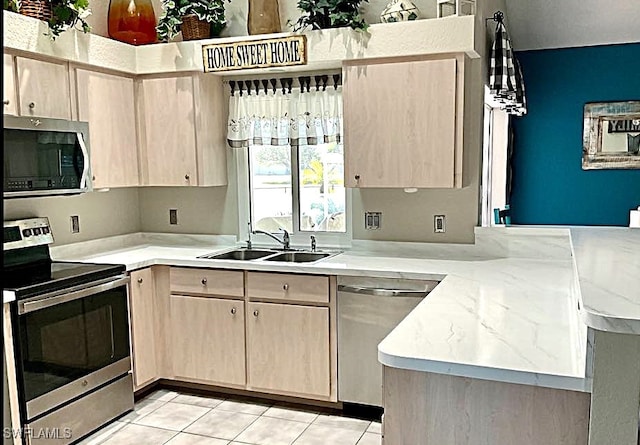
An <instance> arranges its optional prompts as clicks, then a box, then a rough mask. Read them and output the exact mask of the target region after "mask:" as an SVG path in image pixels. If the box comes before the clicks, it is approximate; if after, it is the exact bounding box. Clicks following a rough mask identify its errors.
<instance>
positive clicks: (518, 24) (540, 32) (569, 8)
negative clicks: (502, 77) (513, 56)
mask: <svg viewBox="0 0 640 445" xmlns="http://www.w3.org/2000/svg"><path fill="white" fill-rule="evenodd" d="M506 4H507V10H506V21H505V23H506V25H507V30H508V31H509V35H510V36H511V40H512V42H513V46H514V48H515V49H516V50H520V51H522V50H530V49H543V48H566V47H575V46H593V45H607V44H614V43H631V42H636V43H638V42H640V0H506Z"/></svg>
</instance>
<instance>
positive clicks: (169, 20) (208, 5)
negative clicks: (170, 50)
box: [156, 0, 231, 42]
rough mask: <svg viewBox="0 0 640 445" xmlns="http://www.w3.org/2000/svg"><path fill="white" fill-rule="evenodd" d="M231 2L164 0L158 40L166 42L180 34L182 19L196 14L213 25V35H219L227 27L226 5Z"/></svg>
mask: <svg viewBox="0 0 640 445" xmlns="http://www.w3.org/2000/svg"><path fill="white" fill-rule="evenodd" d="M230 1H231V0H162V9H163V13H162V15H161V16H160V20H158V26H157V27H156V30H157V31H158V39H159V40H160V41H163V42H166V41H168V40H170V39H171V38H173V37H174V36H175V35H176V34H178V33H179V32H180V26H181V25H182V17H184V16H185V15H189V14H195V15H196V16H197V17H198V19H200V20H204V21H207V22H209V23H211V33H212V34H213V35H219V34H220V32H221V31H222V30H223V29H224V27H225V26H226V25H227V22H226V20H225V16H224V4H225V2H230Z"/></svg>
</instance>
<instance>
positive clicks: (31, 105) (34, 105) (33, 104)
mask: <svg viewBox="0 0 640 445" xmlns="http://www.w3.org/2000/svg"><path fill="white" fill-rule="evenodd" d="M35 107H36V103H35V102H29V108H31V109H32V110H33V109H34V108H35Z"/></svg>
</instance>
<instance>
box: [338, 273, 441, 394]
mask: <svg viewBox="0 0 640 445" xmlns="http://www.w3.org/2000/svg"><path fill="white" fill-rule="evenodd" d="M438 283H439V281H435V280H406V279H395V278H389V279H386V278H363V277H338V400H340V401H342V402H351V403H359V404H364V405H373V406H382V365H381V364H380V362H378V343H380V342H381V341H382V340H383V339H384V338H385V337H386V336H387V335H388V334H389V332H391V331H392V330H393V328H395V327H396V326H397V325H398V323H400V321H402V319H404V317H406V316H407V314H408V313H409V312H411V311H412V310H413V309H414V308H415V307H416V306H417V305H418V303H420V301H422V299H423V298H424V297H426V296H427V294H428V293H429V292H431V290H433V288H434V287H435V286H436V285H437V284H438Z"/></svg>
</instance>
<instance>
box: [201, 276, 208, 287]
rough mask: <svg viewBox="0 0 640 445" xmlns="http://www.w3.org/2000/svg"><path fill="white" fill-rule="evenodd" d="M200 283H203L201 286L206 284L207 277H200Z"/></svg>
mask: <svg viewBox="0 0 640 445" xmlns="http://www.w3.org/2000/svg"><path fill="white" fill-rule="evenodd" d="M201 283H202V285H203V286H206V285H207V279H206V278H203V279H202V281H201Z"/></svg>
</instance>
